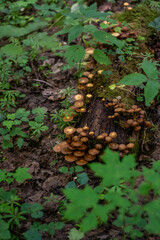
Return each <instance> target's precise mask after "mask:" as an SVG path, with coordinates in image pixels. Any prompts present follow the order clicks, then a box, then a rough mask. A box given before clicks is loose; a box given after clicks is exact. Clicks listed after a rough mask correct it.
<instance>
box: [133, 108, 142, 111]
mask: <svg viewBox="0 0 160 240" xmlns="http://www.w3.org/2000/svg"><path fill="white" fill-rule="evenodd" d="M141 110H142V108H136V109H135V110H134V112H140V111H141Z"/></svg>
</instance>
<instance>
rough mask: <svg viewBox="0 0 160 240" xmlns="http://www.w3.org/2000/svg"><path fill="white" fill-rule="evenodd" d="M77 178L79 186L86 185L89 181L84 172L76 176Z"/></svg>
mask: <svg viewBox="0 0 160 240" xmlns="http://www.w3.org/2000/svg"><path fill="white" fill-rule="evenodd" d="M77 177H78V179H77V182H78V183H79V184H81V185H83V184H86V183H87V182H88V180H89V178H88V175H87V173H85V172H84V173H80V174H77Z"/></svg>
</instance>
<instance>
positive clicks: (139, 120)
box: [106, 98, 152, 132]
mask: <svg viewBox="0 0 160 240" xmlns="http://www.w3.org/2000/svg"><path fill="white" fill-rule="evenodd" d="M106 107H107V108H108V107H113V112H114V113H113V115H111V116H108V118H109V119H113V118H118V117H119V116H120V115H121V114H123V115H125V116H127V115H128V114H129V115H131V116H130V118H129V119H127V120H126V121H125V123H124V128H130V127H132V128H134V131H136V132H138V131H140V130H141V128H142V125H144V126H146V127H148V128H151V127H152V123H151V122H150V121H146V120H145V118H146V112H145V111H144V110H142V108H140V107H138V106H137V105H132V106H131V107H130V108H129V109H126V108H125V106H124V103H119V101H118V99H116V98H115V99H113V100H112V102H109V103H107V104H106Z"/></svg>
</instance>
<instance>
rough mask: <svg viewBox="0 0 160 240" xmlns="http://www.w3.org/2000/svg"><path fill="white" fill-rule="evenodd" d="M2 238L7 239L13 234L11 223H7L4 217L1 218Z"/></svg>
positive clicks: (0, 237)
mask: <svg viewBox="0 0 160 240" xmlns="http://www.w3.org/2000/svg"><path fill="white" fill-rule="evenodd" d="M0 226H1V227H0V239H1V240H5V239H10V238H11V234H10V231H9V223H6V222H5V221H3V220H2V219H0Z"/></svg>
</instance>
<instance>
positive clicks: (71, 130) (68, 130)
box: [64, 126, 75, 135]
mask: <svg viewBox="0 0 160 240" xmlns="http://www.w3.org/2000/svg"><path fill="white" fill-rule="evenodd" d="M74 132H75V128H74V127H71V126H69V127H66V128H65V129H64V133H65V134H67V135H72V134H73V133H74Z"/></svg>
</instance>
